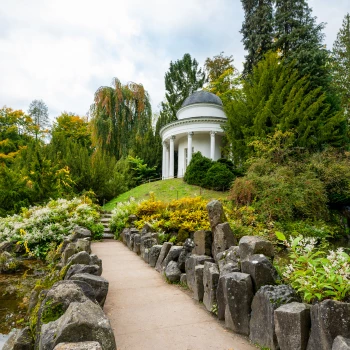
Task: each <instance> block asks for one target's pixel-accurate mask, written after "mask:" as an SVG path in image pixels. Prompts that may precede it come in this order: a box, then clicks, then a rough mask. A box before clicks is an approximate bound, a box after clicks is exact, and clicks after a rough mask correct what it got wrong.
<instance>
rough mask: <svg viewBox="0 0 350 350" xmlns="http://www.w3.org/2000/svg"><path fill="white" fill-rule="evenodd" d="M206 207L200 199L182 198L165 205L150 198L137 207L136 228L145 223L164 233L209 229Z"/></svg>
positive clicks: (205, 202)
mask: <svg viewBox="0 0 350 350" xmlns="http://www.w3.org/2000/svg"><path fill="white" fill-rule="evenodd" d="M206 205H207V201H205V200H203V199H202V198H201V197H194V198H182V199H179V200H173V201H171V202H170V203H168V204H167V203H165V202H162V201H158V200H156V199H155V197H154V196H151V198H150V199H149V200H147V201H144V202H141V203H140V204H139V205H138V207H137V210H136V215H137V217H138V219H139V220H138V221H137V222H136V227H137V228H139V229H140V228H142V226H143V225H144V223H145V222H149V223H150V224H151V225H152V226H153V227H154V228H155V229H156V230H159V231H164V232H173V231H176V232H177V231H179V230H185V231H186V232H194V231H196V230H200V229H203V230H205V229H209V219H208V213H207V209H206Z"/></svg>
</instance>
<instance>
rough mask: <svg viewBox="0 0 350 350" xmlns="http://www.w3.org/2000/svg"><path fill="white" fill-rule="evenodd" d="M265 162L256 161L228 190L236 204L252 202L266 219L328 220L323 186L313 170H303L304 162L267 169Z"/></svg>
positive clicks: (272, 165) (273, 166) (273, 165)
mask: <svg viewBox="0 0 350 350" xmlns="http://www.w3.org/2000/svg"><path fill="white" fill-rule="evenodd" d="M267 165H268V162H265V163H262V162H261V161H257V164H255V163H253V164H252V165H251V167H250V168H249V169H248V172H247V175H246V176H245V177H243V178H239V179H236V181H235V183H234V184H233V186H232V189H231V193H230V198H232V199H233V200H235V201H236V204H238V205H249V204H250V203H252V202H254V206H255V207H256V209H257V210H258V211H259V212H260V213H261V214H262V215H263V216H265V217H266V218H267V219H269V220H283V221H287V220H293V219H296V218H311V219H328V217H329V211H328V208H327V201H328V199H327V194H326V189H325V186H324V184H323V183H322V181H321V180H320V179H319V178H318V177H317V175H316V174H315V173H314V172H312V171H309V170H305V169H304V165H303V164H301V165H299V164H298V165H295V164H290V165H283V166H282V165H279V166H276V165H275V164H271V167H270V172H269V171H268V167H267ZM300 167H301V169H300ZM245 185H247V186H245Z"/></svg>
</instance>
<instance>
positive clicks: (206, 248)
mask: <svg viewBox="0 0 350 350" xmlns="http://www.w3.org/2000/svg"><path fill="white" fill-rule="evenodd" d="M193 242H194V244H195V247H194V249H193V251H192V252H193V254H197V255H211V245H212V243H213V234H212V232H211V231H205V230H200V231H196V232H195V233H194V235H193Z"/></svg>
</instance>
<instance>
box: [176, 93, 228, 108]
mask: <svg viewBox="0 0 350 350" xmlns="http://www.w3.org/2000/svg"><path fill="white" fill-rule="evenodd" d="M197 103H210V104H214V105H218V106H222V101H221V99H220V97H218V96H216V95H214V94H212V93H211V92H208V91H204V90H201V91H196V92H194V93H193V94H192V95H190V96H188V97H187V98H186V100H185V101H184V102H183V104H182V106H181V108H183V107H186V106H189V105H194V104H197Z"/></svg>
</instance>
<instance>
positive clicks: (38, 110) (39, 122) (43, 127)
mask: <svg viewBox="0 0 350 350" xmlns="http://www.w3.org/2000/svg"><path fill="white" fill-rule="evenodd" d="M28 114H29V115H30V117H31V118H32V120H33V123H34V126H35V128H34V134H35V140H36V141H37V140H38V136H39V135H42V134H43V133H45V132H47V128H48V127H49V126H50V122H49V109H48V108H47V106H46V104H45V103H44V101H43V100H33V101H32V102H31V104H30V105H29V109H28Z"/></svg>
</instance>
